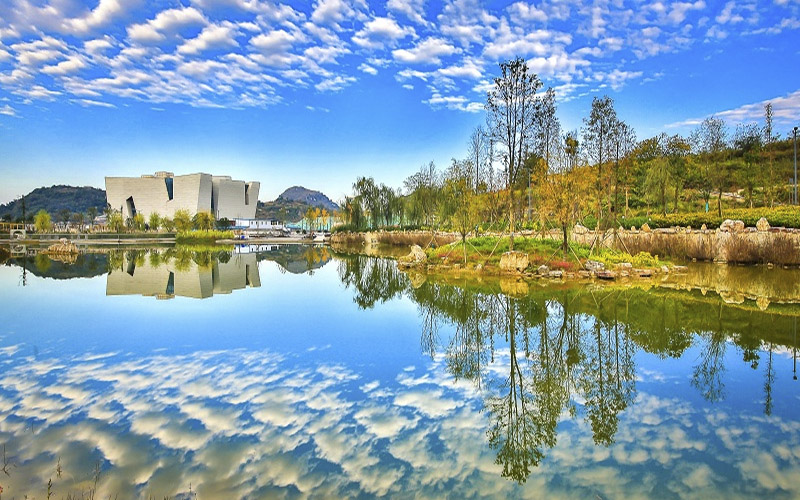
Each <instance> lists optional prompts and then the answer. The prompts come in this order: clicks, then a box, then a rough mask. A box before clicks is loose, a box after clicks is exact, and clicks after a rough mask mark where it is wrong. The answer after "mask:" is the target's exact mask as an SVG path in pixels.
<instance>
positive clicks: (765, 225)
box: [756, 217, 770, 233]
mask: <svg viewBox="0 0 800 500" xmlns="http://www.w3.org/2000/svg"><path fill="white" fill-rule="evenodd" d="M769 227H770V226H769V222H768V221H767V219H766V218H764V217H762V218H760V219H758V222H756V229H758V230H759V231H761V232H762V233H763V232H766V231H769Z"/></svg>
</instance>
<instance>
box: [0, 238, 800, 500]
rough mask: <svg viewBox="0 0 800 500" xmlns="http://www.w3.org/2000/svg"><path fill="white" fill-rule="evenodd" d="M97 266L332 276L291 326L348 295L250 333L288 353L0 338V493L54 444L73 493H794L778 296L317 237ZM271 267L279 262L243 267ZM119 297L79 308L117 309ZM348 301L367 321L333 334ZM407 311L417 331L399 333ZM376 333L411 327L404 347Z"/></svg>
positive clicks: (393, 336)
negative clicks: (410, 271) (308, 334)
mask: <svg viewBox="0 0 800 500" xmlns="http://www.w3.org/2000/svg"><path fill="white" fill-rule="evenodd" d="M301 250H303V249H302V248H301ZM323 250H324V251H323ZM272 252H274V253H272ZM292 252H297V253H296V254H294V253H292ZM103 258H105V259H106V261H107V268H108V269H110V272H109V276H108V278H107V279H108V281H107V283H106V285H107V287H110V284H111V283H112V276H113V277H114V280H117V279H119V280H120V281H121V282H123V283H125V287H127V288H126V289H127V290H134V291H132V292H130V293H137V294H138V293H141V294H145V295H152V294H153V293H166V292H172V294H174V295H179V294H180V293H182V292H180V291H179V290H182V289H181V288H180V286H179V279H178V277H179V275H180V274H186V275H190V276H194V277H196V280H197V282H198V283H200V282H201V281H202V280H207V279H210V280H211V292H212V293H220V291H227V292H229V291H230V290H236V289H239V288H237V287H241V286H251V287H253V288H252V289H249V290H247V292H246V293H244V292H242V293H239V294H237V295H236V297H241V298H242V300H243V301H245V299H248V298H252V297H255V298H256V299H257V300H255V301H254V302H255V303H262V304H266V303H269V302H268V300H265V297H267V296H266V293H267V292H268V291H269V290H270V289H271V288H272V287H277V286H281V285H286V284H287V283H290V282H291V281H290V280H295V281H298V280H300V278H297V277H295V276H291V275H290V274H289V273H291V272H292V271H291V270H290V269H295V270H297V271H298V272H304V273H306V275H308V274H311V273H314V274H315V275H314V281H313V283H314V285H315V286H318V287H328V288H326V290H325V294H326V296H328V297H333V296H335V295H338V294H340V293H341V288H342V287H341V286H339V287H337V286H335V285H338V283H339V282H340V283H341V284H342V285H343V287H344V289H345V290H346V291H347V295H348V296H347V297H345V300H344V301H340V302H335V301H333V300H332V299H331V300H330V301H328V300H323V301H319V300H317V301H312V300H310V299H309V297H307V296H306V295H307V292H306V291H305V290H302V291H301V292H298V291H297V290H293V289H291V288H289V289H287V291H286V292H281V293H286V294H293V295H292V299H293V300H294V301H295V303H296V304H297V305H296V308H295V309H293V310H289V311H282V314H286V315H296V316H303V317H304V318H306V319H307V316H308V313H307V311H308V307H309V306H308V304H309V303H312V304H313V310H314V316H321V317H336V314H337V310H336V309H337V308H345V309H346V306H348V305H349V306H350V309H346V311H345V312H346V316H345V317H347V318H348V321H347V324H344V325H340V324H326V326H325V328H320V329H319V335H318V336H317V337H315V340H316V342H315V343H312V345H305V344H301V343H300V341H296V342H295V341H293V340H292V339H294V338H295V336H297V335H299V334H301V333H302V332H300V331H299V330H293V329H292V328H291V327H284V326H281V329H279V330H277V331H272V330H269V329H268V328H266V327H263V326H261V325H258V326H255V325H254V326H253V328H254V329H255V331H256V332H257V333H259V335H258V336H259V337H265V338H269V337H270V335H268V334H276V335H275V337H278V336H280V337H282V338H286V339H289V340H287V345H289V347H288V348H287V347H285V345H283V344H277V345H278V346H277V347H264V346H263V345H258V346H255V345H251V344H247V345H244V346H242V347H241V348H227V349H219V350H213V351H212V350H210V349H203V348H200V349H197V350H196V351H195V350H190V352H177V353H171V352H163V353H161V352H154V353H149V354H133V353H129V352H126V351H125V350H124V349H120V350H119V352H91V353H78V354H64V353H59V352H55V351H54V350H53V349H52V348H51V349H49V350H47V349H46V350H45V352H46V355H45V356H42V357H39V356H37V357H35V358H33V357H30V356H28V355H27V354H26V353H27V348H28V347H27V346H25V345H24V342H25V340H24V337H18V340H20V339H22V340H20V341H19V342H18V343H16V344H15V343H12V342H10V341H7V340H4V342H3V344H2V348H0V349H2V351H1V352H2V353H3V354H4V357H2V358H0V365H2V367H3V370H2V371H3V375H2V376H0V440H2V442H3V443H6V444H7V445H8V446H9V450H11V453H12V459H13V460H14V462H15V463H17V464H18V468H17V469H16V470H15V471H12V475H11V477H10V479H8V478H7V481H10V483H8V482H3V481H0V484H3V485H4V486H7V485H8V484H10V485H11V486H13V487H14V488H16V489H15V490H14V491H16V492H18V493H19V492H21V491H23V490H24V491H26V492H30V493H35V494H36V496H37V497H44V485H45V484H46V481H47V478H49V477H50V476H52V475H53V471H54V470H55V467H56V464H57V463H59V462H58V460H59V459H60V460H61V462H60V463H61V464H63V466H64V467H65V468H66V469H65V470H67V471H68V473H69V478H65V479H64V480H63V481H61V482H59V483H58V485H59V487H60V488H61V489H60V490H58V491H59V492H64V491H71V492H82V491H87V490H86V488H87V485H89V484H90V483H91V478H92V476H91V469H92V466H93V464H95V463H98V462H99V464H100V467H101V469H102V471H103V474H104V476H103V480H102V481H101V486H100V493H102V496H103V497H104V498H105V497H106V496H108V495H112V496H114V495H118V496H119V497H120V498H133V497H142V498H147V497H149V495H151V494H155V495H158V496H159V497H161V496H164V495H171V496H173V497H178V498H190V497H191V494H190V492H189V491H190V490H189V485H192V488H193V489H192V490H191V491H192V492H195V493H197V494H198V496H199V497H200V498H261V497H274V496H286V497H304V496H321V497H356V496H368V497H371V496H392V497H395V496H400V497H403V496H409V495H416V496H420V497H439V496H442V495H443V492H448V494H451V495H453V496H460V495H465V496H490V495H497V496H505V497H526V496H535V497H548V498H551V497H555V498H575V497H582V498H587V497H591V498H596V497H601V498H632V497H640V498H647V497H706V496H731V497H754V496H768V497H770V498H780V497H784V498H792V497H795V498H796V497H797V496H798V495H800V489H798V488H800V415H798V411H797V400H798V399H797V398H798V387H797V384H796V382H793V381H791V380H790V379H791V377H790V376H789V375H790V374H789V373H788V372H789V370H790V369H791V368H790V365H791V363H790V361H789V358H790V356H792V350H793V349H794V348H795V347H796V342H797V340H796V319H797V316H798V315H799V314H798V313H800V311H798V309H797V306H794V305H785V304H784V305H779V306H776V305H775V304H772V305H770V306H769V307H768V308H766V310H761V309H760V308H759V307H754V306H753V305H752V304H750V305H748V304H747V303H742V304H729V303H726V302H725V300H724V299H723V298H720V297H719V296H716V295H714V294H707V293H706V294H703V293H702V292H701V291H700V290H693V291H686V290H675V289H672V288H663V289H662V288H650V289H643V288H622V287H617V288H599V289H596V288H589V287H585V286H580V287H574V286H563V287H559V288H552V287H548V288H540V287H536V286H533V287H531V289H528V290H525V289H524V288H523V287H520V286H512V285H513V284H512V285H509V284H508V283H505V282H504V283H500V282H492V281H491V280H487V282H486V283H483V284H476V283H475V282H474V281H473V282H463V283H448V282H444V281H437V280H435V279H430V278H429V279H427V280H425V279H424V278H420V277H419V276H408V275H406V274H404V273H400V272H398V271H397V268H396V266H395V264H394V262H393V261H390V260H384V259H376V258H372V257H365V256H355V255H338V254H331V253H330V252H327V249H324V248H323V249H313V252H308V251H307V249H306V250H303V253H301V252H300V251H299V250H292V249H284V248H275V249H271V248H270V249H267V248H256V247H246V248H240V249H237V250H231V251H225V252H221V253H219V252H218V253H213V252H212V253H208V254H204V253H203V252H202V251H201V252H194V253H189V254H186V255H179V254H178V253H170V252H168V251H166V250H164V249H161V250H159V251H157V252H122V253H107V254H105V255H104V257H103ZM332 258H333V259H335V260H336V266H335V267H334V266H328V267H327V268H324V264H325V263H326V262H328V261H330V259H332ZM269 260H272V261H274V262H276V264H277V268H278V269H280V270H281V273H280V274H279V273H276V272H275V271H274V269H275V268H276V266H268V267H266V268H264V267H262V268H261V269H260V270H259V265H258V264H259V263H260V262H265V261H269ZM87 265H88V264H87ZM52 266H55V264H52ZM315 266H316V267H315ZM34 267H35V266H34ZM50 269H52V267H51V268H50ZM268 269H269V270H272V274H268ZM300 270H302V271H300ZM48 272H50V273H52V271H49V270H48ZM254 273H255V276H254V275H253V274H254ZM170 274H171V275H172V280H171V279H170ZM137 275H138V276H139V278H137ZM209 276H210V278H208V277H209ZM267 276H269V277H270V279H268V278H267ZM327 277H332V278H333V280H332V281H331V280H327V281H326V279H327ZM100 279H102V278H100ZM135 279H140V281H138V282H136V283H135V284H131V283H129V282H130V280H135ZM256 279H257V280H258V281H256ZM278 279H279V280H281V281H280V284H277V281H271V280H278ZM262 280H263V282H264V284H263V285H262V286H261V288H256V286H257V285H253V283H258V282H261V281H262ZM302 281H303V283H304V285H303V286H306V285H305V283H307V282H308V280H307V279H306V278H303V279H302ZM170 282H172V285H170ZM192 283H193V284H192V286H195V285H194V283H195V282H192ZM267 283H270V285H269V286H267V285H266V284H267ZM331 283H333V285H334V286H331ZM151 284H155V285H154V286H153V288H148V287H149V286H150V285H151ZM196 286H197V287H200V288H199V289H200V290H201V292H202V290H204V289H203V288H202V284H198V285H196ZM170 287H171V288H170ZM107 290H108V288H107ZM162 290H163V292H162ZM190 290H195V289H190ZM502 290H505V291H506V293H503V291H502ZM25 291H28V290H25ZM33 291H35V290H32V291H31V292H33ZM186 293H189V292H186ZM192 293H194V292H192ZM347 301H352V303H350V304H346V302H347ZM119 302H120V301H108V300H106V301H105V302H98V303H99V304H103V305H105V306H106V307H108V308H109V309H110V311H109V314H110V315H114V314H118V313H119V312H120V307H119V306H118V304H119ZM140 302H141V301H140ZM329 302H330V303H329ZM186 303H187V304H189V305H192V304H194V302H193V301H187V302H186ZM388 303H393V304H402V305H405V306H407V307H406V308H404V309H400V308H398V309H393V308H392V307H388ZM198 304H199V303H198ZM205 304H213V301H212V302H203V305H205ZM381 304H386V305H387V306H386V307H382V306H381ZM177 309H179V308H170V313H172V312H173V311H176V310H177ZM93 310H100V308H97V307H95V308H94V309H93ZM153 310H155V308H153ZM190 311H191V312H192V313H193V314H197V309H191V310H190ZM415 312H416V314H415ZM368 316H380V320H379V325H380V327H375V326H374V325H372V324H371V328H374V330H372V329H371V330H369V332H368V334H367V335H365V336H364V337H358V336H353V335H352V333H351V330H358V329H359V328H361V329H363V328H366V327H365V326H364V325H362V324H361V323H359V319H360V318H364V317H368ZM409 316H411V318H412V319H411V320H410V321H409V322H410V323H411V324H412V325H414V326H412V328H413V331H405V330H403V329H402V328H401V327H400V326H398V325H400V324H402V320H404V319H408V317H409ZM181 319H182V320H183V321H189V320H190V318H189V316H188V315H187V316H182V317H181ZM222 324H223V325H224V323H222ZM281 325H284V323H281ZM48 326H49V325H44V327H43V328H47V327H48ZM216 326H218V325H216ZM195 328H196V329H197V333H198V335H200V336H202V335H205V334H206V330H213V329H214V327H213V326H212V325H206V324H197V325H195ZM308 328H318V327H317V326H313V325H312V326H308ZM123 333H124V332H123ZM3 334H4V335H9V336H10V337H11V338H14V337H13V335H12V334H11V333H9V332H4V333H3ZM246 338H247V339H248V342H253V341H252V340H250V338H249V337H246ZM354 338H369V339H370V341H367V342H354V341H353V339H354ZM373 338H374V339H376V341H374V342H373V341H372V339H373ZM143 342H144V340H143ZM390 342H396V343H395V344H392V345H394V346H397V345H401V344H408V343H413V344H414V348H413V350H414V351H416V350H417V348H416V343H417V342H419V344H420V348H421V350H422V353H423V356H422V357H420V356H419V355H418V354H417V353H413V354H411V355H408V354H403V353H398V352H394V350H393V349H394V348H392V347H389V345H390ZM201 344H202V342H201ZM331 344H333V345H334V346H336V347H335V348H337V349H338V350H337V352H336V355H330V356H326V355H325V354H324V352H325V350H326V349H330V348H331ZM375 365H377V366H375ZM25 485H35V487H34V486H30V487H29V489H27V490H25ZM59 495H60V493H59ZM19 496H20V495H18V497H19Z"/></svg>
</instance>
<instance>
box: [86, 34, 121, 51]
mask: <svg viewBox="0 0 800 500" xmlns="http://www.w3.org/2000/svg"><path fill="white" fill-rule="evenodd" d="M113 46H114V44H113V43H112V42H111V39H110V38H109V37H105V38H98V39H95V40H87V41H86V42H83V48H84V49H86V52H88V53H89V54H98V53H101V52H104V51H106V50H108V49H110V48H112V47H113Z"/></svg>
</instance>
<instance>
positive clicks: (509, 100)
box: [486, 57, 542, 250]
mask: <svg viewBox="0 0 800 500" xmlns="http://www.w3.org/2000/svg"><path fill="white" fill-rule="evenodd" d="M541 86H542V82H541V81H540V80H539V77H538V76H537V75H536V74H534V73H529V72H528V64H527V63H526V62H525V59H523V58H521V57H518V58H516V59H514V60H511V61H505V62H502V63H500V76H499V77H496V78H495V79H494V87H493V88H492V90H490V91H489V94H488V96H487V100H486V112H487V116H486V119H487V126H488V129H489V134H490V137H491V139H492V141H493V143H494V144H497V146H498V147H499V148H500V149H501V154H502V158H503V163H504V167H505V174H506V187H507V188H508V190H509V193H508V194H509V231H510V244H509V248H510V249H511V250H513V249H514V228H515V226H514V223H515V219H514V212H515V210H516V206H515V203H514V201H515V199H514V189H513V186H514V184H515V183H516V180H517V176H518V174H519V172H520V170H521V168H522V165H523V161H524V159H525V156H526V154H525V152H526V150H527V149H528V146H529V143H530V139H531V136H532V134H533V127H534V118H535V115H536V110H537V107H538V105H537V102H536V92H537V91H538V90H539V89H540V88H541Z"/></svg>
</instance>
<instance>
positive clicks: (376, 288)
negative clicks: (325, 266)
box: [338, 255, 408, 309]
mask: <svg viewBox="0 0 800 500" xmlns="http://www.w3.org/2000/svg"><path fill="white" fill-rule="evenodd" d="M338 272H339V279H340V280H341V281H342V283H344V285H345V287H347V288H350V287H353V289H354V290H355V292H356V294H355V297H353V301H354V302H355V303H356V304H358V307H360V308H361V309H371V308H372V307H374V306H375V304H376V303H378V302H386V301H387V300H391V299H392V298H394V297H396V296H399V295H400V294H401V293H403V291H404V290H405V289H406V288H407V287H408V278H407V277H406V275H405V274H403V273H401V272H400V271H398V270H397V266H396V265H395V262H394V261H392V260H388V259H380V258H377V257H367V256H365V255H344V256H340V257H339V267H338Z"/></svg>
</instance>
